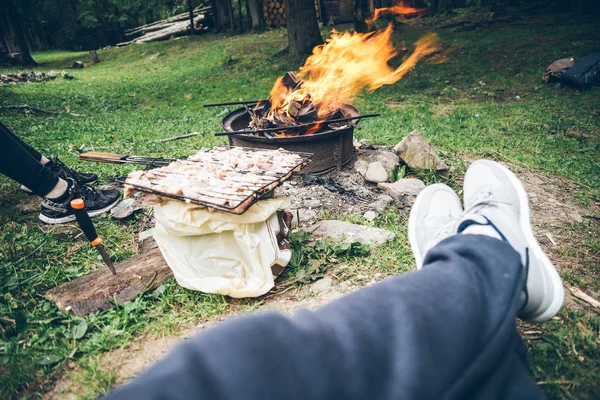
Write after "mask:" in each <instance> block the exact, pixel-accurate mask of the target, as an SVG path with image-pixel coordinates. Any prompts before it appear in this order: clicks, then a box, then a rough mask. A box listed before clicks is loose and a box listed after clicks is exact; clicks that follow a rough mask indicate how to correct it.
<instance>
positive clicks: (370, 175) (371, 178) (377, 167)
mask: <svg viewBox="0 0 600 400" xmlns="http://www.w3.org/2000/svg"><path fill="white" fill-rule="evenodd" d="M388 176H389V174H388V171H386V169H385V167H384V166H383V164H382V163H380V162H379V161H375V162H372V163H371V164H369V166H368V167H367V172H366V173H365V180H366V181H367V182H372V183H379V182H385V181H387V180H388Z"/></svg>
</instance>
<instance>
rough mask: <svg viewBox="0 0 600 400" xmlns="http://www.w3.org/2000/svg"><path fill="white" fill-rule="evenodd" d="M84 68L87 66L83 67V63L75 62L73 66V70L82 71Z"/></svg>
mask: <svg viewBox="0 0 600 400" xmlns="http://www.w3.org/2000/svg"><path fill="white" fill-rule="evenodd" d="M83 67H85V65H83V61H75V62H74V63H73V65H71V68H73V69H82V68H83Z"/></svg>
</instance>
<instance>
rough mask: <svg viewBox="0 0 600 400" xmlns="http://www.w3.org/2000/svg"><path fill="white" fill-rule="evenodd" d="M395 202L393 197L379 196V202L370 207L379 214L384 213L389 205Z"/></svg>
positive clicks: (376, 201) (371, 204)
mask: <svg viewBox="0 0 600 400" xmlns="http://www.w3.org/2000/svg"><path fill="white" fill-rule="evenodd" d="M393 202H394V199H393V198H392V196H390V195H388V194H381V195H379V197H377V200H375V201H374V202H372V203H370V204H369V205H368V207H369V208H372V209H374V210H375V211H377V212H382V211H383V210H384V209H385V208H386V207H387V206H388V204H390V203H393Z"/></svg>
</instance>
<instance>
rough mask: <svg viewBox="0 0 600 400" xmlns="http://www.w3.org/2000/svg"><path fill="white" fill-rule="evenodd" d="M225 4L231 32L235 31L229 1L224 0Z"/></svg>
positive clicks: (231, 6) (231, 7)
mask: <svg viewBox="0 0 600 400" xmlns="http://www.w3.org/2000/svg"><path fill="white" fill-rule="evenodd" d="M225 4H226V5H227V14H229V21H231V30H232V31H235V16H234V15H233V5H232V4H231V0H225Z"/></svg>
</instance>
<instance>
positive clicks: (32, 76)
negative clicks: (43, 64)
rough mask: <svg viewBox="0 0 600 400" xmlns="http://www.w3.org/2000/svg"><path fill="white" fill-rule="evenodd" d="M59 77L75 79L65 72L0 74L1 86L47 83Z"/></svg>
mask: <svg viewBox="0 0 600 400" xmlns="http://www.w3.org/2000/svg"><path fill="white" fill-rule="evenodd" d="M59 75H60V76H62V77H63V78H65V79H73V75H71V74H70V73H68V72H65V71H61V72H56V71H50V72H48V73H45V72H40V71H35V72H34V71H31V72H19V73H18V74H7V75H4V74H0V85H15V84H17V83H26V82H47V81H49V80H52V79H56V77H57V76H59Z"/></svg>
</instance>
